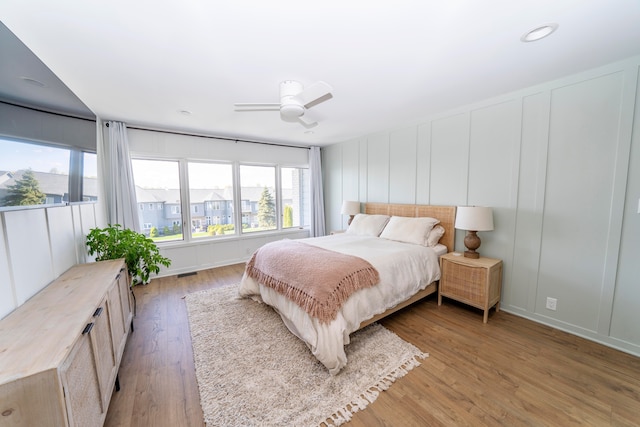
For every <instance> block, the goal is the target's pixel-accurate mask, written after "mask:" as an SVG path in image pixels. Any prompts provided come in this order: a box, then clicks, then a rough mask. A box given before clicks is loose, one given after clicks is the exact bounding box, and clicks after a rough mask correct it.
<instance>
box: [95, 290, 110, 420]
mask: <svg viewBox="0 0 640 427" xmlns="http://www.w3.org/2000/svg"><path fill="white" fill-rule="evenodd" d="M111 315H112V314H111V313H110V312H109V304H108V303H107V297H105V298H104V299H103V300H102V302H101V304H100V306H99V307H98V309H96V311H95V313H94V315H93V323H94V326H93V328H92V329H91V331H90V332H89V336H90V337H91V344H92V346H93V353H94V356H95V359H96V362H95V363H96V371H97V373H98V382H99V383H100V396H101V400H100V401H101V402H102V407H103V409H104V410H105V411H106V410H107V407H108V406H109V400H110V399H111V392H112V390H113V385H114V384H115V378H116V357H115V353H114V351H113V348H114V345H113V339H112V335H111V324H110V320H109V318H110V317H111Z"/></svg>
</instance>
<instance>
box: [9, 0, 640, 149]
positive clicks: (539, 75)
mask: <svg viewBox="0 0 640 427" xmlns="http://www.w3.org/2000/svg"><path fill="white" fill-rule="evenodd" d="M0 20H1V21H2V23H3V24H4V25H6V27H8V29H9V30H11V32H13V34H15V36H17V38H18V39H20V40H21V41H22V42H23V43H24V44H25V45H26V46H27V47H28V48H29V49H30V50H31V51H32V52H33V53H34V54H35V55H36V56H37V57H38V58H39V59H40V60H41V61H42V63H44V64H45V65H46V66H47V67H48V68H49V69H50V70H51V71H53V73H54V74H55V76H57V77H58V78H59V79H60V80H61V81H62V83H64V85H66V86H67V87H68V88H69V89H70V90H71V92H73V94H75V95H76V96H77V97H78V98H79V100H80V101H81V102H80V105H81V104H82V103H84V104H85V105H86V106H87V107H88V108H89V109H90V110H91V111H92V112H93V113H95V114H96V115H97V116H99V117H101V118H102V119H104V120H121V121H124V122H126V123H127V124H128V125H129V126H138V127H147V128H154V129H167V130H173V131H185V132H189V133H198V134H206V135H214V136H222V137H231V138H239V139H248V140H258V141H271V142H281V143H288V144H297V145H326V144H331V143H335V142H341V141H345V140H348V139H352V138H356V137H359V136H363V135H367V134H371V133H375V132H377V131H380V130H385V129H392V128H396V127H402V126H406V125H411V124H415V123H419V122H420V121H421V120H423V119H425V118H427V117H429V116H430V115H433V114H436V113H439V112H443V111H446V110H448V109H451V108H455V107H457V106H460V105H465V104H469V103H473V102H477V101H480V100H483V99H486V98H490V97H493V96H497V95H500V94H503V93H507V92H510V91H513V90H517V89H520V88H524V87H528V86H532V85H535V84H538V83H542V82H545V81H549V80H552V79H556V78H559V77H562V76H565V75H569V74H573V73H576V72H579V71H582V70H586V69H589V68H593V67H597V66H600V65H603V64H607V63H610V62H614V61H616V60H620V59H624V58H627V57H630V56H634V55H638V54H640V1H638V0H539V1H535V2H534V1H513V0H484V1H477V0H448V1H443V0H440V1H435V0H428V1H427V0H422V1H397V2H389V1H386V2H380V1H364V0H363V1H348V0H341V1H335V0H329V1H322V2H309V1H282V0H272V1H264V0H245V1H224V2H223V1H211V0H181V1H164V0H162V1H160V0H136V1H131V0H110V1H108V2H106V1H98V0H92V1H86V0H56V1H51V0H29V1H27V0H2V1H1V2H0ZM546 23H558V24H559V29H558V30H557V31H556V32H555V33H554V34H552V35H551V36H550V37H548V38H546V39H543V40H541V41H538V42H534V43H523V42H521V41H520V37H521V36H522V34H523V33H525V32H526V31H528V30H530V29H533V28H535V27H538V26H540V25H542V24H546ZM17 58H18V55H16V54H14V53H13V52H11V51H10V50H9V49H4V48H3V52H2V58H1V62H2V63H5V61H7V60H8V61H13V60H17ZM10 68H12V67H8V66H6V65H5V66H2V65H0V73H1V74H3V75H2V76H0V84H2V85H3V86H4V87H0V95H1V94H2V92H7V90H6V89H7V88H8V87H9V86H16V85H25V84H28V83H25V82H24V81H23V80H20V79H18V77H20V76H24V77H32V78H35V79H38V75H35V76H30V75H25V74H27V73H28V72H29V70H33V72H34V73H37V69H36V67H35V66H34V65H33V64H31V65H30V66H29V68H27V69H26V71H24V70H23V71H16V70H15V69H10ZM18 72H19V73H24V74H20V76H18V75H15V74H16V73H18ZM8 73H9V74H8ZM11 73H13V74H11ZM7 79H10V80H7ZM282 80H297V81H300V82H301V83H303V84H304V85H310V84H312V83H314V82H316V81H319V80H322V81H325V82H327V83H328V84H330V85H331V86H332V87H333V98H331V99H330V100H328V101H325V102H323V103H321V104H318V105H316V106H314V107H313V108H311V109H310V110H309V111H308V115H311V116H312V117H313V118H315V119H317V120H318V121H319V125H318V126H317V127H315V128H314V129H313V131H314V133H313V134H308V133H305V131H306V130H307V129H305V128H304V127H302V126H301V125H299V124H297V123H289V122H285V121H282V120H281V119H280V116H279V113H278V112H277V111H275V112H272V111H269V112H236V111H234V108H233V103H235V102H278V101H279V92H278V91H279V82H280V81H282ZM9 81H11V82H13V83H11V82H9ZM64 85H63V86H64ZM30 86H31V87H30V88H29V96H32V97H34V98H37V97H38V94H37V92H38V90H41V91H43V92H46V91H49V92H52V91H53V90H54V89H55V90H59V88H58V89H56V88H51V87H49V86H48V85H47V86H45V87H44V88H38V87H35V86H33V85H30ZM36 89H37V90H36ZM33 92H36V93H35V94H34V93H33ZM62 95H68V94H61V96H62ZM43 96H44V95H43ZM60 108H61V109H62V110H63V109H64V106H61V107H60ZM182 110H187V111H190V112H191V114H190V115H186V114H184V113H181V111H182Z"/></svg>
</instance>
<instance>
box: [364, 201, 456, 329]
mask: <svg viewBox="0 0 640 427" xmlns="http://www.w3.org/2000/svg"><path fill="white" fill-rule="evenodd" d="M364 213H366V214H370V215H390V216H393V215H395V216H406V217H425V216H428V217H431V218H436V219H439V220H440V225H442V227H444V230H445V232H444V235H443V236H442V238H441V239H440V243H442V244H443V245H445V246H446V247H447V252H452V251H453V249H454V245H455V241H456V229H455V227H454V224H455V221H456V207H455V206H431V205H403V204H387V203H365V205H364ZM437 290H438V286H437V284H436V282H431V283H429V284H428V285H427V287H426V288H424V289H423V290H421V291H420V292H418V293H417V294H415V295H414V296H412V297H411V298H409V299H408V300H406V301H403V302H401V303H400V304H398V305H396V306H395V307H392V308H390V309H388V310H387V311H385V312H384V313H380V314H378V315H376V316H373V317H372V318H371V319H369V320H365V321H364V322H362V323H360V326H359V327H358V329H362V328H364V327H365V326H367V325H370V324H372V323H374V322H377V321H378V320H380V319H382V318H384V317H386V316H388V315H390V314H392V313H395V312H396V311H398V310H401V309H403V308H405V307H407V306H408V305H411V304H413V303H414V302H416V301H418V300H421V299H422V298H424V297H426V296H429V295H431V294H433V293H435V292H436V291H437Z"/></svg>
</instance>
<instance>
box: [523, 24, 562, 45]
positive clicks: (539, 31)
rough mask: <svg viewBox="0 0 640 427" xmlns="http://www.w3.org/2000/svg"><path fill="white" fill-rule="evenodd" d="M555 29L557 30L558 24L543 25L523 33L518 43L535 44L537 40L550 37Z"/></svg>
mask: <svg viewBox="0 0 640 427" xmlns="http://www.w3.org/2000/svg"><path fill="white" fill-rule="evenodd" d="M557 29H558V24H545V25H542V26H540V27H537V28H534V29H533V30H531V31H528V32H526V33H524V34H523V35H522V37H520V41H522V42H525V43H526V42H535V41H537V40H540V39H543V38H545V37H547V36H549V35H551V33H553V32H554V31H555V30H557Z"/></svg>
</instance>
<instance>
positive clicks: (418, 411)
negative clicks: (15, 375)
mask: <svg viewBox="0 0 640 427" xmlns="http://www.w3.org/2000/svg"><path fill="white" fill-rule="evenodd" d="M243 268H244V265H243V264H239V265H234V266H229V267H221V268H217V269H212V270H207V271H201V272H198V274H197V275H193V276H187V277H183V278H177V277H175V276H174V277H167V278H161V279H155V280H153V281H151V283H150V284H149V285H146V286H138V287H136V288H135V295H136V297H137V308H138V309H137V317H136V318H135V319H134V325H135V332H133V333H132V334H131V336H130V337H129V341H128V343H127V347H126V350H125V353H124V356H123V361H122V365H121V367H120V374H119V377H120V385H121V390H120V391H119V392H114V394H113V398H112V400H111V405H110V407H109V412H108V414H107V419H106V423H105V425H106V426H154V427H162V426H171V427H175V426H202V425H203V419H202V410H201V408H200V402H199V395H198V386H197V382H196V379H195V372H194V366H193V356H192V350H191V338H190V334H189V324H188V320H187V315H186V309H185V304H184V301H183V299H182V297H183V296H184V295H186V294H187V293H190V292H194V291H198V290H201V289H207V288H211V287H215V286H223V285H226V284H232V283H237V282H239V280H240V277H241V275H242V271H243ZM381 323H382V324H383V325H384V326H386V327H387V328H389V329H390V330H392V331H394V332H395V333H396V334H398V335H399V336H400V337H402V338H403V339H405V340H407V341H409V342H411V343H413V344H414V345H416V346H417V347H419V348H420V349H421V350H423V351H425V352H428V353H429V354H430V357H429V358H427V359H425V360H424V361H423V363H422V365H421V366H420V367H418V368H416V369H414V370H413V371H411V372H410V373H409V374H408V375H407V376H405V377H404V378H401V379H399V380H397V381H396V383H395V384H394V385H393V386H392V387H391V388H390V389H389V390H387V391H385V392H383V393H381V395H380V396H379V397H378V399H377V400H376V401H375V402H374V403H373V404H371V405H369V407H367V408H366V409H365V410H364V411H361V412H359V413H357V414H355V416H354V417H353V419H352V420H351V421H350V422H349V423H348V424H347V426H351V427H364V426H366V427H371V426H438V425H446V426H465V425H467V426H481V425H487V426H488V425H507V426H571V425H586V426H609V425H611V426H639V425H640V358H637V357H634V356H631V355H628V354H625V353H622V352H619V351H616V350H613V349H611V348H608V347H605V346H602V345H599V344H595V343H593V342H590V341H587V340H584V339H581V338H579V337H576V336H573V335H570V334H567V333H564V332H561V331H558V330H555V329H552V328H549V327H547V326H543V325H540V324H537V323H534V322H531V321H528V320H525V319H523V318H519V317H517V316H514V315H511V314H509V313H505V312H503V311H500V312H498V313H496V312H495V311H493V310H492V311H491V313H490V315H489V323H487V324H483V323H482V313H481V312H480V311H478V310H476V309H473V308H470V307H467V306H464V305H460V304H457V303H454V302H452V301H450V300H445V301H444V303H443V305H442V306H440V307H439V306H438V305H437V298H436V297H435V296H432V297H430V298H428V299H427V300H426V301H423V302H418V303H417V304H414V305H413V306H411V307H409V308H407V309H404V310H402V311H401V312H399V313H397V314H395V315H393V316H391V317H390V318H388V319H385V320H383V321H382V322H381Z"/></svg>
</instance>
